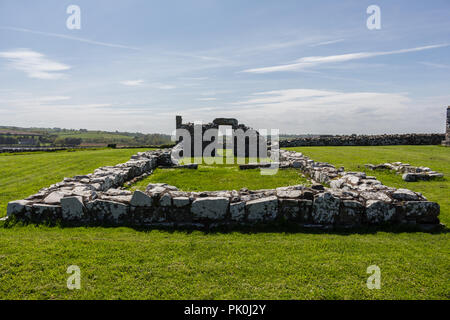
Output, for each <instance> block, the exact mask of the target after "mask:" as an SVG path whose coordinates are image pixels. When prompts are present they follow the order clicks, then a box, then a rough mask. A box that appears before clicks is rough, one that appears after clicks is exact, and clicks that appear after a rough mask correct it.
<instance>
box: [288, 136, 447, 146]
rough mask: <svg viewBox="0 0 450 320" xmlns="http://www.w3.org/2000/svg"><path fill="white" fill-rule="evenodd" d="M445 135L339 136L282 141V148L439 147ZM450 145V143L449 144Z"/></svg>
mask: <svg viewBox="0 0 450 320" xmlns="http://www.w3.org/2000/svg"><path fill="white" fill-rule="evenodd" d="M444 139H445V134H440V133H435V134H434V133H433V134H415V133H413V134H383V135H349V136H345V135H339V136H324V137H315V138H296V139H289V140H281V141H280V147H282V148H287V147H303V146H386V145H439V144H441V143H443V142H442V140H444ZM449 143H450V142H449Z"/></svg>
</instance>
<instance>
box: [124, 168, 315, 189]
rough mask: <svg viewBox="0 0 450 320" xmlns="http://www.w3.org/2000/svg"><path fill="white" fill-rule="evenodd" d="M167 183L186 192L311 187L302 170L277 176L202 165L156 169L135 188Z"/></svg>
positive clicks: (283, 172)
mask: <svg viewBox="0 0 450 320" xmlns="http://www.w3.org/2000/svg"><path fill="white" fill-rule="evenodd" d="M156 182H164V183H168V184H170V185H174V186H176V187H178V189H180V190H184V191H215V190H233V189H234V190H239V189H241V188H248V189H250V190H257V189H270V188H278V187H282V186H290V185H296V184H305V185H306V184H308V181H307V179H306V178H304V177H302V176H301V173H300V172H299V170H296V169H287V170H278V172H277V173H276V174H275V175H264V176H263V175H261V171H260V170H259V169H251V170H239V167H238V166H237V165H199V167H198V169H197V170H192V169H156V170H155V172H154V173H153V174H152V175H150V176H148V177H147V178H145V179H143V180H141V181H139V182H138V183H136V184H135V185H133V186H132V187H131V189H132V190H136V189H139V190H145V187H147V185H148V184H149V183H156Z"/></svg>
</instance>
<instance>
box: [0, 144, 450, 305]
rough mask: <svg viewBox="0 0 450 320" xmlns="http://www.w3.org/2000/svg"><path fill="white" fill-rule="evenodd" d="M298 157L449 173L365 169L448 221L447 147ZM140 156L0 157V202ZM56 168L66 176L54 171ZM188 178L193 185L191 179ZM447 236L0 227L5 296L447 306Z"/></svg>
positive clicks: (322, 151)
mask: <svg viewBox="0 0 450 320" xmlns="http://www.w3.org/2000/svg"><path fill="white" fill-rule="evenodd" d="M296 150H299V151H301V152H303V153H305V154H306V155H308V156H310V157H311V158H312V159H314V160H320V161H329V162H330V163H333V164H335V165H338V166H340V165H344V166H345V167H346V168H347V169H357V168H358V167H357V166H358V165H363V164H365V163H369V162H371V163H374V164H377V163H381V162H385V161H404V162H409V163H411V164H415V165H426V166H429V167H431V168H432V169H434V170H437V171H440V172H443V173H444V174H445V175H446V178H445V179H444V180H442V181H434V182H420V183H419V182H418V183H408V184H406V183H404V182H402V180H401V178H400V177H399V176H396V175H395V174H392V173H387V172H370V174H371V175H376V176H377V177H378V178H379V179H380V180H381V181H382V182H383V183H385V184H388V185H392V186H396V187H400V186H406V187H408V188H410V189H412V190H414V191H420V192H423V194H424V195H425V196H426V197H428V199H430V200H433V201H437V202H438V203H440V204H441V207H442V210H441V216H440V218H441V221H442V222H444V223H446V224H447V225H448V224H449V223H450V211H449V203H448V194H449V192H448V191H449V190H450V189H449V187H450V183H449V178H448V177H449V175H450V148H442V147H438V146H393V147H311V148H298V149H297V148H296ZM127 152H128V153H127ZM135 152H136V150H98V151H82V152H75V153H71V154H64V153H44V154H33V155H11V156H4V157H3V156H0V195H1V197H2V205H3V201H9V200H14V199H18V198H23V197H24V196H27V195H29V194H31V193H32V192H35V191H37V190H36V189H39V188H40V187H44V186H47V185H49V184H50V183H53V182H56V181H59V180H61V179H62V177H64V176H71V175H74V174H80V173H87V172H89V171H92V170H93V169H94V168H96V167H98V166H100V165H105V164H113V162H116V163H119V162H123V161H126V160H127V159H128V158H129V156H130V155H131V154H133V153H135ZM28 156H33V157H30V158H26V157H28ZM87 158H91V159H87ZM85 161H86V162H85ZM43 168H45V169H43ZM54 169H56V170H57V171H60V172H59V173H57V174H53V173H52V174H49V171H53V170H54ZM202 179H203V180H202ZM242 179H245V178H244V176H243V178H242ZM206 180H211V177H208V176H207V177H204V178H201V177H200V178H199V177H197V178H196V180H194V181H192V184H191V188H194V187H196V186H198V185H200V184H204V183H205V182H206ZM177 181H178V182H179V181H180V179H178V180H177ZM177 181H175V182H177ZM212 182H214V181H212ZM238 182H239V183H240V181H238ZM179 183H180V182H179ZM183 183H185V185H184V187H186V188H189V184H187V181H184V182H183ZM236 188H238V187H236ZM4 194H7V195H6V196H4ZM2 214H3V215H4V212H2ZM449 240H450V239H449V234H448V229H445V230H444V231H442V232H439V233H435V234H429V233H422V232H404V231H402V232H395V231H390V230H383V231H375V230H358V231H353V232H328V233H327V232H322V231H310V232H297V230H295V229H290V228H288V229H286V230H284V231H283V232H281V231H278V232H277V231H273V230H253V231H252V230H241V231H233V232H219V231H217V232H209V233H207V232H201V231H193V232H190V231H174V230H135V229H131V228H124V227H121V228H60V227H54V228H50V227H46V226H34V225H29V226H18V225H16V226H12V227H4V228H0V298H1V299H133V298H135V299H223V298H229V299H449V298H450V277H449V276H448V270H449V268H450V242H449ZM373 264H375V265H378V266H379V267H380V269H381V289H380V290H369V289H367V287H366V280H367V277H368V276H369V275H368V274H367V273H366V269H367V267H368V266H369V265H373ZM69 265H77V266H79V267H80V269H81V290H73V291H71V290H68V289H67V287H66V281H67V277H68V276H69V275H68V274H67V273H66V270H67V267H68V266H69Z"/></svg>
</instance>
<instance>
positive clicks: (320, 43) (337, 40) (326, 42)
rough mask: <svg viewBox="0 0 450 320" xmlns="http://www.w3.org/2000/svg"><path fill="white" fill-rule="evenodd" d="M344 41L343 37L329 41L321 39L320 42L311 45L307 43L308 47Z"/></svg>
mask: <svg viewBox="0 0 450 320" xmlns="http://www.w3.org/2000/svg"><path fill="white" fill-rule="evenodd" d="M343 41H345V39H336V40H329V41H322V42H318V43H313V44H311V45H309V46H310V47H319V46H326V45H329V44H335V43H339V42H343Z"/></svg>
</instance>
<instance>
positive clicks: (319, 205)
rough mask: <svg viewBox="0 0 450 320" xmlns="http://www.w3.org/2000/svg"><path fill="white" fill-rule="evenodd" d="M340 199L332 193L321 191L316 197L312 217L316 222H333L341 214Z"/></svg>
mask: <svg viewBox="0 0 450 320" xmlns="http://www.w3.org/2000/svg"><path fill="white" fill-rule="evenodd" d="M339 205H340V199H339V198H336V197H334V196H333V195H332V194H331V193H329V192H325V193H320V194H319V195H317V196H316V197H315V199H314V204H313V211H312V218H313V222H314V223H319V224H322V223H325V224H332V223H333V222H334V221H335V218H336V216H338V215H339Z"/></svg>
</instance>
